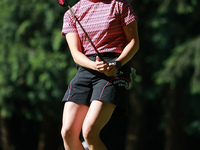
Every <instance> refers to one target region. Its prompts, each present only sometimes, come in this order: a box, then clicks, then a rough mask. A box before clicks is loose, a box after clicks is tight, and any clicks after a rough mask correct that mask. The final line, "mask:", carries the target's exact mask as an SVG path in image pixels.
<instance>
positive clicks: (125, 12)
mask: <svg viewBox="0 0 200 150" xmlns="http://www.w3.org/2000/svg"><path fill="white" fill-rule="evenodd" d="M120 9H121V10H120V12H121V25H122V26H125V25H128V24H129V23H131V22H133V21H135V20H138V18H137V16H136V14H135V12H134V10H133V8H132V6H131V4H130V2H129V1H128V0H124V1H123V3H122V5H121V7H120Z"/></svg>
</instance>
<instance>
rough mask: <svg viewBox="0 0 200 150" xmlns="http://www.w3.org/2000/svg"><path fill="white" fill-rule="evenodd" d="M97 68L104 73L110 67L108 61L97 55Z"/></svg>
mask: <svg viewBox="0 0 200 150" xmlns="http://www.w3.org/2000/svg"><path fill="white" fill-rule="evenodd" d="M95 65H96V66H95V68H96V70H97V71H99V72H101V73H104V72H105V71H106V70H107V68H108V65H109V64H108V63H107V62H106V61H102V60H101V59H100V58H99V56H97V57H96V61H95Z"/></svg>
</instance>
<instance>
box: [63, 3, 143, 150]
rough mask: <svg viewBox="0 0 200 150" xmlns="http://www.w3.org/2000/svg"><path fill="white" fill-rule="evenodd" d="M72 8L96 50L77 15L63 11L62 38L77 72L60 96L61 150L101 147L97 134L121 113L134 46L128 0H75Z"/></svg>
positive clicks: (135, 38) (124, 107)
mask: <svg viewBox="0 0 200 150" xmlns="http://www.w3.org/2000/svg"><path fill="white" fill-rule="evenodd" d="M72 10H73V12H74V14H75V15H76V17H77V19H78V20H79V21H80V23H81V24H82V26H83V27H84V29H85V30H86V32H87V33H88V35H89V37H90V38H91V39H92V42H93V43H94V45H95V47H96V48H97V50H98V52H99V53H100V54H101V55H102V57H103V59H104V60H105V61H102V60H101V59H100V58H99V57H98V56H97V54H96V52H95V50H94V48H93V47H92V45H91V43H90V42H89V40H88V39H87V37H86V35H85V33H84V32H83V30H82V29H81V27H80V25H79V24H78V23H77V20H76V19H75V18H74V16H73V15H72V13H71V12H70V11H69V10H68V11H66V13H65V14H64V19H63V28H62V35H63V36H65V37H66V40H67V43H68V46H69V49H70V52H71V55H72V57H73V60H74V62H75V63H76V64H77V68H78V71H77V73H76V75H75V76H74V78H73V79H72V81H71V83H70V84H69V86H68V89H67V91H66V93H65V96H64V98H63V100H62V101H63V102H65V104H64V110H63V125H62V130H61V134H62V138H63V141H64V147H65V150H84V148H83V146H82V144H81V141H80V140H79V135H80V132H81V130H82V134H83V138H84V140H85V142H86V143H87V146H88V148H89V150H106V147H105V145H104V144H103V143H102V141H101V139H100V137H99V134H100V131H101V129H102V128H103V127H104V126H105V125H106V123H107V122H108V121H109V119H110V117H111V116H112V115H125V114H126V113H127V104H128V102H127V101H128V100H127V99H125V97H126V95H127V92H128V85H129V77H130V72H131V69H130V65H129V63H128V62H129V60H130V59H131V58H132V57H133V56H134V54H135V53H136V52H137V50H138V49H139V39H138V31H137V17H136V15H135V13H134V11H133V9H132V7H131V5H130V3H129V2H128V0H80V1H79V2H78V3H76V4H75V5H74V6H73V7H72Z"/></svg>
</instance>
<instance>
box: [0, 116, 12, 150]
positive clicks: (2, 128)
mask: <svg viewBox="0 0 200 150" xmlns="http://www.w3.org/2000/svg"><path fill="white" fill-rule="evenodd" d="M0 133H1V134H0V135H1V142H0V143H1V144H0V145H1V146H0V148H2V150H10V145H11V144H10V138H9V130H8V120H7V119H6V118H3V117H1V116H0Z"/></svg>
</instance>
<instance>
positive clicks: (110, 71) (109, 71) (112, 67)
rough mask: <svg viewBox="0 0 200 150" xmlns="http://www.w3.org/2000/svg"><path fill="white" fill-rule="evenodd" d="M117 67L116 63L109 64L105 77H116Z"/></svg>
mask: <svg viewBox="0 0 200 150" xmlns="http://www.w3.org/2000/svg"><path fill="white" fill-rule="evenodd" d="M117 70H118V69H117V67H116V66H115V64H114V63H109V65H108V67H107V69H106V71H105V72H104V74H105V75H107V76H109V77H110V76H114V75H115V74H116V73H117Z"/></svg>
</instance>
